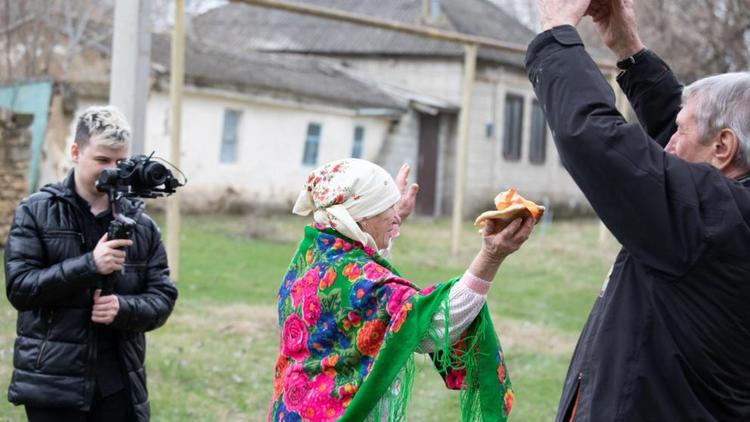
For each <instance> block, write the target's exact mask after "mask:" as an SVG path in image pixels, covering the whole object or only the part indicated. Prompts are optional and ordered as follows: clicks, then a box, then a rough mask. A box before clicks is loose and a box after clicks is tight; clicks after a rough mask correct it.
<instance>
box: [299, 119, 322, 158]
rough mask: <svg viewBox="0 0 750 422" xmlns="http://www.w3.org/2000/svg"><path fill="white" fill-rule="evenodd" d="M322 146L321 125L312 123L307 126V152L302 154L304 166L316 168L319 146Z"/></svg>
mask: <svg viewBox="0 0 750 422" xmlns="http://www.w3.org/2000/svg"><path fill="white" fill-rule="evenodd" d="M319 145H320V125H319V124H318V123H310V124H308V125H307V137H306V138H305V151H304V153H303V154H302V164H306V165H309V166H314V165H315V164H317V163H318V146H319Z"/></svg>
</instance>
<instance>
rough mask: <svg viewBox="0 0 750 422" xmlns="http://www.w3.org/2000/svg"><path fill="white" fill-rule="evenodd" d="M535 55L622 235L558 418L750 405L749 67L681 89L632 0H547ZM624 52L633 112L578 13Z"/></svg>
mask: <svg viewBox="0 0 750 422" xmlns="http://www.w3.org/2000/svg"><path fill="white" fill-rule="evenodd" d="M538 3H539V5H540V12H541V14H540V16H541V18H542V19H541V20H542V25H543V27H544V29H545V31H544V32H543V33H541V34H539V35H538V36H537V37H536V38H535V39H534V41H532V43H531V45H530V46H529V49H528V52H527V56H526V67H527V70H528V73H529V78H530V80H531V81H532V83H533V84H534V89H535V91H536V94H537V96H538V97H539V100H540V103H541V104H542V106H543V108H544V111H545V115H546V117H547V119H548V122H549V125H550V128H551V129H552V132H553V133H554V135H555V136H554V138H555V143H556V145H557V148H558V151H559V152H560V157H561V159H562V161H563V163H564V164H565V166H566V168H567V169H568V171H569V172H570V174H571V176H572V177H573V179H574V180H575V181H576V183H577V184H578V186H579V187H580V188H581V190H582V191H583V192H584V193H585V195H586V197H587V198H588V199H589V201H590V203H591V205H592V206H593V207H594V210H596V212H597V214H598V215H599V217H600V218H601V219H602V221H603V222H604V223H605V224H606V225H607V227H608V228H609V229H610V230H611V231H612V233H613V234H614V235H615V237H616V238H617V240H618V241H619V242H620V243H621V244H622V246H623V248H622V250H621V251H620V253H619V255H618V256H617V259H616V260H615V263H614V265H613V268H612V271H611V275H610V277H609V279H608V282H606V283H605V287H604V288H602V290H601V292H600V293H599V297H598V298H597V299H596V302H595V303H594V307H593V309H592V311H591V314H590V315H589V319H588V321H587V322H586V326H585V327H584V329H583V332H582V333H581V337H580V339H579V341H578V345H577V346H576V351H575V353H574V355H573V359H572V360H571V363H570V367H569V369H568V375H567V377H566V381H565V386H564V389H563V394H562V397H561V399H560V406H559V408H558V414H557V421H559V422H563V421H564V422H569V421H576V422H581V421H592V422H599V421H748V420H750V359H749V358H748V356H750V306H749V305H748V304H750V74H749V73H747V72H743V73H730V74H724V75H718V76H714V77H710V78H707V79H703V80H700V81H698V82H695V83H693V84H692V85H690V86H688V87H686V88H684V89H683V87H682V86H681V85H680V84H679V83H678V82H677V80H676V78H675V76H674V75H673V74H672V72H671V70H670V69H669V67H668V66H667V65H666V64H665V63H664V62H663V61H662V60H661V59H659V58H658V57H657V56H656V55H655V54H654V53H653V52H651V51H649V50H647V49H645V48H644V46H643V44H642V43H641V41H640V38H639V37H638V34H637V32H636V25H635V13H634V11H633V1H632V0H538ZM584 14H589V15H591V16H592V17H593V19H594V22H595V24H596V26H597V28H598V30H599V33H600V35H601V36H602V38H603V40H604V41H605V43H606V44H607V45H608V46H609V47H610V48H611V49H612V50H613V51H614V52H615V54H617V56H618V58H619V59H620V60H621V61H620V62H619V63H618V66H619V67H620V68H621V69H623V72H622V73H621V74H620V76H619V77H618V82H619V84H620V86H621V87H622V89H623V90H624V91H625V93H626V94H627V96H628V99H629V100H630V103H631V104H632V105H633V108H634V110H635V111H636V113H637V115H638V119H639V120H640V125H639V124H638V123H628V122H626V121H625V120H624V119H623V118H622V116H621V115H620V114H619V112H618V111H617V109H616V108H615V106H614V95H613V92H612V90H611V89H610V87H609V84H608V83H607V81H606V80H605V78H604V77H602V75H601V73H600V72H599V70H598V69H597V67H596V65H595V64H594V62H593V61H592V60H591V58H590V57H589V56H588V54H586V51H585V50H584V48H583V43H582V41H581V38H580V37H579V36H578V33H577V32H576V30H575V28H574V25H576V24H577V23H578V22H579V21H580V20H581V18H582V17H583V16H584Z"/></svg>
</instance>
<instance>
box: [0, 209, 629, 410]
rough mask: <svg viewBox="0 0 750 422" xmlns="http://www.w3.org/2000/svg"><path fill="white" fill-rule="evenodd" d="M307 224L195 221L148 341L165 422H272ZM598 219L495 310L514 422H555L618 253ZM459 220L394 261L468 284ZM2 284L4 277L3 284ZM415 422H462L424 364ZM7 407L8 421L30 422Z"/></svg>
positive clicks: (528, 270) (1, 356) (431, 230)
mask: <svg viewBox="0 0 750 422" xmlns="http://www.w3.org/2000/svg"><path fill="white" fill-rule="evenodd" d="M305 222H306V220H305V219H302V218H295V217H286V216H284V217H279V216H272V217H248V216H224V215H222V216H188V217H185V218H183V232H182V251H181V253H182V256H181V264H182V268H181V277H180V280H179V281H178V287H179V289H180V298H179V300H178V304H177V306H176V308H175V311H174V313H173V314H172V317H171V318H170V319H169V321H168V322H167V324H166V326H164V327H162V328H161V329H159V330H157V331H155V332H153V333H150V334H149V335H148V341H149V344H148V353H147V368H148V374H149V387H150V388H149V390H150V395H151V406H152V414H153V420H155V421H185V420H191V421H262V420H265V419H264V418H265V410H266V406H267V404H268V401H269V398H270V393H271V386H272V382H271V379H272V368H273V362H274V361H275V358H276V351H277V348H278V344H277V331H276V317H275V308H274V300H275V297H276V289H277V287H278V283H279V282H280V280H281V277H282V276H283V274H284V272H285V269H286V266H287V264H288V261H289V259H290V257H291V254H292V253H293V251H294V248H295V245H296V243H297V242H298V240H299V237H300V236H301V234H302V226H303V225H304V224H305ZM598 238H599V224H598V223H597V222H595V221H593V220H584V221H574V222H555V223H553V224H551V225H549V226H548V227H546V228H545V230H539V229H538V230H537V231H536V232H535V233H534V234H533V235H532V237H531V239H530V240H529V241H528V242H527V244H526V245H525V246H524V248H522V250H520V251H519V252H517V253H516V254H515V255H513V256H511V257H510V258H509V259H508V260H507V261H506V262H505V263H504V265H503V267H502V268H501V270H500V272H499V273H498V276H497V277H496V279H495V284H494V285H493V288H492V290H491V292H490V296H489V304H490V310H491V312H492V314H493V317H494V321H495V324H496V328H497V329H498V333H499V335H500V339H501V342H502V344H503V348H504V349H505V352H506V356H507V363H508V367H509V371H510V374H511V377H512V380H513V384H514V389H515V392H516V404H515V406H514V410H513V414H512V417H511V420H512V421H519V422H528V421H530V422H534V421H549V420H551V419H552V418H553V417H554V413H555V410H556V406H557V402H558V399H559V394H560V387H561V384H562V380H563V377H564V375H565V371H566V369H567V364H568V359H569V358H570V355H571V353H572V350H573V347H574V346H575V341H576V339H577V335H578V332H579V330H580V328H581V327H582V325H583V323H584V321H585V318H586V315H587V313H588V311H589V309H590V307H591V304H592V303H593V300H594V298H595V297H596V294H597V293H598V290H599V287H600V286H601V283H602V281H603V278H604V276H605V275H606V273H607V269H608V268H609V265H610V263H611V261H612V259H613V258H614V255H615V253H616V249H617V245H616V243H615V242H614V241H613V240H611V239H609V238H607V239H606V240H605V241H603V242H600V241H599V240H598ZM449 245H450V223H449V221H444V220H438V221H427V220H414V221H408V222H407V223H406V224H405V226H404V227H403V230H402V236H401V237H400V238H399V239H398V241H397V242H396V245H395V247H394V251H393V259H392V262H393V263H394V264H395V265H396V267H397V268H399V270H400V271H401V273H402V274H403V275H404V276H405V277H406V278H408V279H411V280H412V281H414V282H415V283H416V284H418V285H421V286H426V285H429V284H431V283H435V282H440V281H443V280H446V279H448V278H450V277H453V276H455V275H459V274H461V273H462V272H463V271H464V270H465V268H466V267H467V265H468V263H469V262H470V260H471V258H472V257H473V254H474V253H475V252H476V251H477V250H478V248H479V236H478V235H477V234H476V231H475V230H474V229H473V228H472V227H471V226H470V225H468V224H467V225H466V226H465V227H464V236H463V243H462V248H461V252H460V254H459V255H458V256H457V257H451V256H450V254H449V249H450V246H449ZM0 277H1V276H0ZM0 316H1V317H2V318H3V320H4V321H6V323H5V324H3V326H2V328H0V390H1V391H2V392H3V394H4V392H5V391H7V384H8V381H9V380H10V372H11V368H12V354H13V353H12V345H13V338H14V330H15V323H14V322H15V318H16V316H15V311H14V310H13V309H12V308H11V307H10V305H9V304H8V302H7V301H6V300H2V301H0ZM420 368H421V369H422V370H421V371H419V375H418V378H417V382H416V383H415V388H414V393H413V400H412V402H411V404H410V410H409V411H410V420H413V421H456V420H458V416H457V415H458V412H457V406H456V400H457V396H456V394H455V393H454V392H450V391H447V390H445V389H444V388H443V385H442V383H441V380H440V379H439V377H438V376H437V374H436V373H435V372H434V371H433V370H432V369H431V368H430V365H429V362H427V361H423V362H421V363H420ZM23 416H24V414H23V409H22V408H17V407H14V406H12V405H11V404H9V403H8V402H7V401H4V400H2V401H0V420H9V421H16V420H19V421H20V420H25V418H24V417H23Z"/></svg>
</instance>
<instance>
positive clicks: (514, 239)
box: [482, 217, 534, 261]
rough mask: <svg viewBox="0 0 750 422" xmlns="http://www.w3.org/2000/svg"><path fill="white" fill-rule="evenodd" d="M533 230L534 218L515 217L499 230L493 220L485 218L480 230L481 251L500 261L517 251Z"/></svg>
mask: <svg viewBox="0 0 750 422" xmlns="http://www.w3.org/2000/svg"><path fill="white" fill-rule="evenodd" d="M532 230H534V219H533V218H531V217H527V218H516V219H515V220H513V221H512V222H511V223H510V224H508V225H507V226H506V227H505V228H503V229H502V230H500V227H499V225H498V223H497V222H496V221H495V220H486V223H485V226H484V229H483V230H482V252H483V253H484V254H485V256H487V257H489V258H491V259H494V260H497V261H502V260H503V259H505V258H506V257H507V256H508V255H510V254H512V253H513V252H515V251H517V250H518V249H519V248H520V247H521V245H523V243H524V242H525V241H526V239H528V238H529V236H530V235H531V232H532Z"/></svg>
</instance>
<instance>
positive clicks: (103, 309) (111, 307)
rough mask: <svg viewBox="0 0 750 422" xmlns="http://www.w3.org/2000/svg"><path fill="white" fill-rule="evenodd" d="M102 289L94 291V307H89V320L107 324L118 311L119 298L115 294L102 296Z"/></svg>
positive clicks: (113, 318)
mask: <svg viewBox="0 0 750 422" xmlns="http://www.w3.org/2000/svg"><path fill="white" fill-rule="evenodd" d="M101 294H102V290H101V289H96V290H95V291H94V307H93V308H92V309H91V321H93V322H95V323H97V324H105V325H109V324H111V323H112V321H114V320H115V317H116V316H117V313H118V312H120V299H118V298H117V296H116V295H107V296H102V295H101Z"/></svg>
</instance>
